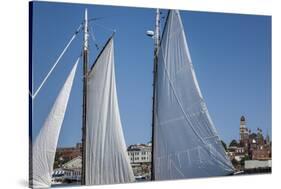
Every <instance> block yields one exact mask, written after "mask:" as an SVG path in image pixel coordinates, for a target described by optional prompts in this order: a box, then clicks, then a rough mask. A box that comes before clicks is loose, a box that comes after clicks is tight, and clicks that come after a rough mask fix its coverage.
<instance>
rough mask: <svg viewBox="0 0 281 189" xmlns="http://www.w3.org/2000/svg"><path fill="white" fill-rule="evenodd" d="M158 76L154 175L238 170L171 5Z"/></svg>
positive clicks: (218, 173) (160, 177) (189, 175)
mask: <svg viewBox="0 0 281 189" xmlns="http://www.w3.org/2000/svg"><path fill="white" fill-rule="evenodd" d="M157 58H158V61H157V71H156V76H155V90H156V92H155V105H154V115H155V116H154V124H155V126H154V142H155V144H154V150H153V152H154V153H153V161H154V165H153V171H154V179H155V180H167V179H183V178H194V177H210V176H222V175H229V174H231V173H233V166H232V164H231V162H230V161H229V159H228V157H227V155H226V153H225V151H224V149H223V146H222V144H221V141H220V139H219V137H218V135H217V132H216V129H215V127H214V124H213V122H212V120H211V118H210V115H209V113H208V110H207V107H206V104H205V101H204V99H203V97H202V94H201V92H200V89H199V85H198V82H197V79H196V76H195V72H194V70H193V65H192V62H191V58H190V54H189V50H188V45H187V41H186V37H185V33H184V29H183V24H182V21H181V18H180V14H179V11H177V10H171V11H169V14H168V18H167V21H166V24H165V27H164V31H163V37H162V39H161V44H160V47H159V50H158V57H157Z"/></svg>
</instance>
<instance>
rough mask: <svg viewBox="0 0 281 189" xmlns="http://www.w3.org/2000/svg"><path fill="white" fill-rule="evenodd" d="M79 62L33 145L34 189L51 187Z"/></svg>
mask: <svg viewBox="0 0 281 189" xmlns="http://www.w3.org/2000/svg"><path fill="white" fill-rule="evenodd" d="M77 64H78V61H77V62H76V63H75V65H74V67H73V68H72V70H71V72H70V74H69V75H68V77H67V80H66V82H65V83H64V86H63V87H62V89H61V90H60V92H59V95H58V97H57V99H56V101H55V103H54V105H53V107H52V109H51V112H50V113H49V115H48V117H47V119H46V120H45V123H44V125H43V127H42V128H41V130H40V132H39V134H38V136H37V137H36V139H35V142H34V143H33V148H32V164H33V165H32V187H33V188H47V187H50V186H51V179H52V172H53V165H54V160H55V153H56V148H57V142H58V138H59V133H60V129H61V126H62V123H63V120H64V115H65V111H66V107H67V103H68V99H69V95H70V92H71V88H72V83H73V79H74V76H75V72H76V68H77Z"/></svg>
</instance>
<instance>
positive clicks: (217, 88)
mask: <svg viewBox="0 0 281 189" xmlns="http://www.w3.org/2000/svg"><path fill="white" fill-rule="evenodd" d="M85 8H88V12H89V17H90V18H94V17H104V18H102V19H100V20H97V21H95V22H93V23H92V24H91V26H92V28H93V30H94V36H95V38H96V39H97V41H96V43H97V44H98V45H99V46H100V47H101V48H102V46H103V44H104V43H105V41H106V40H107V38H108V37H109V36H110V35H111V33H112V30H113V29H116V34H115V38H114V40H115V69H116V80H117V92H118V100H119V108H120V115H121V121H122V124H123V131H124V135H125V140H126V144H127V145H129V144H134V143H146V142H148V141H149V140H150V138H151V107H152V105H151V103H152V68H153V41H152V39H150V38H149V37H147V36H146V35H145V32H146V30H149V29H153V26H154V19H155V9H144V8H128V7H112V6H94V5H79V4H62V3H46V2H36V3H34V13H33V15H34V17H33V24H34V27H33V31H32V32H33V57H32V60H33V73H32V74H33V85H34V89H33V91H35V90H36V89H37V88H38V86H39V85H40V84H41V82H42V80H43V79H44V77H45V75H46V74H47V73H48V72H49V70H50V69H51V67H52V66H53V64H54V62H55V60H56V58H57V57H58V56H59V54H60V53H61V51H62V49H63V48H64V46H65V45H66V43H67V42H68V40H69V39H70V37H71V36H72V35H73V33H74V31H75V30H76V28H77V27H78V26H79V24H80V23H81V22H82V20H83V16H84V9H85ZM162 12H163V14H162V16H166V13H167V11H166V10H163V11H162ZM181 16H182V21H183V25H184V28H185V32H186V35H187V40H188V45H189V50H190V53H191V58H192V61H193V64H194V68H195V72H196V75H197V79H198V82H199V86H200V88H201V91H202V93H203V97H204V99H205V101H206V103H207V107H208V109H209V113H210V115H211V118H212V119H213V122H214V124H215V127H216V128H217V130H218V133H219V135H220V137H221V138H222V139H223V140H224V141H226V142H227V143H229V142H230V140H232V139H238V137H239V119H240V116H241V115H245V117H246V121H247V125H248V127H249V128H250V129H251V130H252V131H256V128H257V127H259V128H261V129H262V130H263V131H264V133H266V131H268V132H269V134H270V133H271V17H268V16H254V15H238V14H223V13H206V12H192V11H181ZM162 23H164V19H162ZM163 25H164V24H162V27H163ZM90 38H91V37H90ZM82 39H83V36H82V33H80V34H79V35H78V36H77V38H76V39H75V40H74V42H73V43H72V45H71V46H70V49H69V50H68V51H67V53H66V54H65V56H64V57H63V58H62V60H61V62H60V63H59V64H58V65H57V67H56V69H55V70H54V72H53V73H52V75H51V76H50V78H49V80H47V82H46V83H45V85H44V86H43V88H42V89H41V91H40V93H39V94H38V95H37V97H36V98H35V99H34V100H33V137H36V136H37V134H38V132H39V130H40V128H41V127H42V125H43V123H44V120H45V118H46V117H47V115H48V113H49V111H50V109H51V107H52V105H53V103H54V100H55V98H56V96H57V94H58V92H59V90H60V88H61V87H62V85H63V83H64V81H65V79H66V76H67V74H68V73H69V71H70V70H71V68H72V65H73V64H74V62H75V60H76V58H77V57H78V56H79V54H80V52H81V48H82ZM90 43H91V44H90V63H92V62H93V61H94V59H95V56H96V55H97V53H98V50H97V49H96V48H95V46H94V43H93V40H90ZM81 117H82V64H80V65H79V67H78V69H77V73H76V77H75V80H74V84H73V89H72V93H71V96H70V99H69V104H68V109H67V112H66V115H65V120H64V123H63V126H62V129H61V134H60V138H59V146H73V145H75V143H77V142H80V141H81V123H82V121H81ZM270 135H271V134H270Z"/></svg>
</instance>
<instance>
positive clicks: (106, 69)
mask: <svg viewBox="0 0 281 189" xmlns="http://www.w3.org/2000/svg"><path fill="white" fill-rule="evenodd" d="M86 130H87V132H86V163H85V183H86V185H93V184H113V183H124V182H132V181H134V175H133V171H132V168H131V165H130V162H129V158H128V155H127V152H126V144H125V140H124V136H123V131H122V125H121V120H120V115H119V108H118V100H117V93H116V83H115V71H114V49H113V38H110V39H109V40H108V42H107V44H106V45H105V47H104V49H103V50H102V52H101V53H100V55H99V56H98V58H97V60H96V62H95V64H94V67H93V68H92V70H91V71H90V73H89V75H88V93H87V124H86Z"/></svg>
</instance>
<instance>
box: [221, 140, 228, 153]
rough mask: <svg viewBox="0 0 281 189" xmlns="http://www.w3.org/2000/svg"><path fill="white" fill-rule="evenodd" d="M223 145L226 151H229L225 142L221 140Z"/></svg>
mask: <svg viewBox="0 0 281 189" xmlns="http://www.w3.org/2000/svg"><path fill="white" fill-rule="evenodd" d="M221 144H222V146H223V147H224V150H225V151H227V146H226V144H225V142H224V141H223V140H221Z"/></svg>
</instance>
